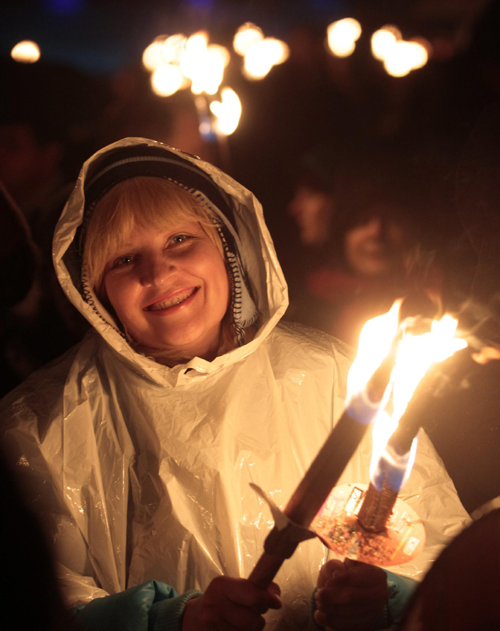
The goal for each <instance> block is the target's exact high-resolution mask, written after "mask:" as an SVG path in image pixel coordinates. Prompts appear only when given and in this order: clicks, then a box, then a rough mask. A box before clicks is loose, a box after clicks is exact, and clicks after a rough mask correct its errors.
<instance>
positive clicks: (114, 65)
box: [0, 0, 485, 74]
mask: <svg viewBox="0 0 500 631" xmlns="http://www.w3.org/2000/svg"><path fill="white" fill-rule="evenodd" d="M484 1H485V0H467V1H466V5H467V7H468V8H467V10H466V11H464V9H463V7H464V6H466V5H464V0H455V2H454V4H452V5H450V3H449V2H448V0H439V1H437V0H434V2H433V3H432V12H434V16H433V17H432V20H433V21H434V22H436V20H437V21H438V22H441V23H443V24H444V23H447V22H450V20H451V22H453V21H458V20H464V16H465V19H466V20H467V19H470V15H471V14H473V12H474V11H471V9H470V7H476V11H477V8H480V6H481V5H482V4H484ZM428 5H429V3H428V2H427V0H405V2H403V3H402V2H398V1H395V0H380V1H378V2H377V3H376V7H374V4H373V1H372V0H182V1H181V0H163V1H162V2H159V1H158V0H141V1H140V2H137V1H134V0H4V1H3V2H2V3H1V6H0V55H8V54H9V52H10V50H11V48H12V47H13V46H14V45H15V44H16V43H17V42H18V41H20V40H22V39H33V40H35V41H36V42H37V43H38V44H39V45H40V47H41V50H42V55H43V56H44V58H45V59H46V60H52V61H57V62H59V63H65V64H69V65H74V66H77V67H79V68H80V69H82V70H86V71H90V72H92V73H97V74H107V73H110V72H114V71H116V70H117V69H119V68H121V67H123V66H125V65H129V64H133V63H134V62H136V61H137V60H138V59H140V56H141V54H142V51H143V50H144V48H145V47H146V46H147V45H148V44H149V43H150V42H151V41H152V39H154V37H156V36H157V35H159V34H162V33H166V34H172V33H175V32H179V31H181V32H184V33H186V34H190V33H192V32H194V31H196V30H198V29H200V28H203V27H205V28H208V29H209V31H210V33H211V36H212V39H213V41H216V42H218V43H226V44H227V43H229V42H230V39H231V38H232V35H233V33H234V31H235V29H236V28H237V27H238V26H239V25H240V24H242V23H243V22H246V21H254V22H256V23H258V24H259V26H261V27H262V28H263V29H264V31H265V32H266V35H271V36H275V37H282V38H285V39H286V34H287V31H288V30H289V28H290V26H292V25H293V24H297V23H304V22H307V23H311V24H312V25H315V26H316V27H318V28H326V26H327V25H328V24H329V22H331V21H333V20H335V19H338V18H341V17H346V16H348V15H352V16H355V17H356V16H359V17H362V18H363V19H364V20H365V22H366V21H368V22H372V24H373V25H375V26H381V25H382V24H384V23H385V22H387V21H396V22H397V23H398V24H399V25H401V26H403V27H405V26H406V27H407V29H408V30H412V29H413V30H418V28H419V23H421V22H422V16H426V15H427V21H428V16H429V8H428ZM440 6H441V7H442V10H441V11H439V10H436V9H437V8H439V7H440ZM450 6H451V7H453V8H452V9H450ZM467 15H469V18H468V17H467ZM377 22H378V24H377ZM408 34H409V35H415V34H417V33H415V32H414V33H408ZM224 40H225V41H224Z"/></svg>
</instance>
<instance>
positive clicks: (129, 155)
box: [53, 138, 288, 385]
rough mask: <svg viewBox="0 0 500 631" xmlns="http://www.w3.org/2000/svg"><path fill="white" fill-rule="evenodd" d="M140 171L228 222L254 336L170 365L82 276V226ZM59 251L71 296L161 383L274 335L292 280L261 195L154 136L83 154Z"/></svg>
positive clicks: (241, 307)
mask: <svg viewBox="0 0 500 631" xmlns="http://www.w3.org/2000/svg"><path fill="white" fill-rule="evenodd" d="M139 174H142V175H153V176H157V177H162V178H164V179H169V180H171V181H173V182H174V183H176V184H179V185H180V186H181V187H182V188H184V189H187V190H188V191H190V192H191V193H192V194H193V195H194V196H195V197H197V198H198V199H200V201H201V202H202V203H204V204H205V205H206V206H207V207H208V208H210V209H211V210H212V212H214V213H215V214H216V215H217V216H218V217H219V219H220V220H221V222H222V223H223V226H224V234H225V238H224V237H223V239H224V240H223V245H224V249H225V254H226V261H227V263H228V268H229V269H230V270H231V274H232V291H233V296H232V308H233V309H234V314H233V315H234V318H235V319H236V323H237V324H239V325H240V327H241V326H242V327H244V326H247V325H248V324H250V323H252V322H256V324H257V327H258V330H257V333H256V335H255V336H254V338H253V339H252V340H251V341H250V342H248V343H246V344H244V345H243V346H240V347H238V348H236V349H234V350H233V351H231V352H229V353H226V354H225V355H222V356H220V357H217V358H216V359H214V360H213V361H212V362H208V361H206V360H204V359H201V358H199V357H195V358H193V359H192V360H191V361H190V362H189V363H187V364H183V365H178V366H174V367H173V368H169V367H166V366H163V365H160V364H158V363H157V362H156V361H154V360H153V359H151V358H149V357H146V356H144V355H142V354H141V353H139V352H137V351H135V350H134V349H133V348H132V347H131V346H130V344H129V343H128V342H127V340H126V338H125V336H124V335H123V332H122V331H121V330H120V328H119V326H118V323H117V322H116V321H115V320H114V319H113V317H112V316H111V314H109V313H108V311H107V310H106V309H105V307H104V306H103V305H102V304H101V302H100V301H99V300H98V298H97V297H96V296H95V294H94V293H93V292H92V290H91V289H90V288H89V287H88V285H86V283H85V277H84V276H83V279H82V256H83V243H84V232H85V228H86V225H87V223H88V220H89V218H90V214H91V211H92V209H93V208H94V206H95V204H96V203H97V202H98V201H99V199H100V198H101V197H102V196H103V195H104V194H105V193H106V192H107V191H108V190H109V189H110V188H111V187H112V186H114V185H115V184H116V183H118V182H119V181H122V180H123V179H125V178H126V177H132V176H134V175H139ZM53 259H54V266H55V269H56V273H57V276H58V278H59V282H60V283H61V286H62V288H63V290H64V291H65V293H66V295H67V296H68V298H69V300H70V301H71V302H72V303H73V305H74V306H75V307H76V308H77V309H78V310H79V311H80V312H81V313H82V314H83V316H84V317H85V318H86V319H87V320H88V321H89V322H90V324H91V325H92V326H93V327H94V329H95V330H96V331H97V332H98V333H99V335H101V336H102V337H103V338H104V339H105V340H106V342H107V343H108V344H109V345H110V346H111V347H112V348H113V349H114V350H115V351H116V352H117V353H118V354H119V355H120V356H121V357H122V358H123V360H124V361H126V362H128V363H129V364H130V365H131V367H132V368H133V369H134V370H136V371H138V372H140V373H141V374H143V375H144V376H147V377H148V378H150V379H153V380H154V381H155V382H157V383H160V384H163V385H167V384H170V385H174V384H175V383H176V382H177V379H178V376H179V375H180V374H184V373H185V372H186V370H189V369H195V370H197V371H198V372H201V373H206V374H209V373H212V372H214V371H218V370H220V369H221V368H223V367H224V366H227V365H228V363H233V362H236V361H240V360H241V359H243V358H244V357H246V356H247V355H249V354H250V353H252V352H254V351H255V349H256V348H258V347H259V346H260V344H261V343H262V342H263V341H264V340H265V339H266V338H267V337H268V335H269V334H270V332H271V331H272V330H273V328H274V327H275V326H276V324H277V323H278V321H279V320H280V318H281V317H282V315H283V313H284V312H285V310H286V308H287V306H288V292H287V286H286V282H285V279H284V276H283V273H282V271H281V268H280V265H279V263H278V260H277V257H276V252H275V250H274V246H273V243H272V239H271V236H270V234H269V231H268V229H267V227H266V225H265V222H264V216H263V212H262V206H261V204H260V203H259V201H258V200H257V199H256V198H255V196H254V195H253V194H252V193H251V192H250V191H248V190H247V189H246V188H245V187H244V186H242V185H241V184H238V182H236V181H235V180H233V179H232V178H231V177H229V176H228V175H226V174H225V173H223V172H222V171H220V170H219V169H218V168H217V167H214V166H213V165H211V164H209V163H207V162H204V161H203V160H200V159H199V158H197V157H196V156H192V155H188V154H186V153H183V152H182V151H179V150H177V149H173V148H172V147H167V146H166V145H164V144H162V143H160V142H156V141H154V140H147V139H144V138H125V139H124V140H120V141H118V142H115V143H113V144H112V145H109V146H108V147H105V148H104V149H101V150H100V151H98V152H97V153H95V154H94V155H93V156H92V157H91V158H89V160H87V161H86V162H85V164H84V165H83V168H82V170H81V172H80V175H79V177H78V180H77V182H76V185H75V189H74V191H73V193H72V194H71V197H70V198H69V200H68V202H67V204H66V206H65V207H64V210H63V213H62V215H61V218H60V220H59V222H58V225H57V227H56V231H55V235H54V242H53ZM235 292H237V294H236V295H235ZM237 331H238V327H237Z"/></svg>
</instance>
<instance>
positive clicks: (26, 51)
mask: <svg viewBox="0 0 500 631" xmlns="http://www.w3.org/2000/svg"><path fill="white" fill-rule="evenodd" d="M10 56H11V57H12V59H13V60H14V61H17V62H19V63H21V64H33V63H35V62H36V61H38V60H39V59H40V48H39V47H38V44H36V43H35V42H32V41H30V40H24V41H22V42H19V43H18V44H16V45H15V46H14V48H13V49H12V50H11V51H10Z"/></svg>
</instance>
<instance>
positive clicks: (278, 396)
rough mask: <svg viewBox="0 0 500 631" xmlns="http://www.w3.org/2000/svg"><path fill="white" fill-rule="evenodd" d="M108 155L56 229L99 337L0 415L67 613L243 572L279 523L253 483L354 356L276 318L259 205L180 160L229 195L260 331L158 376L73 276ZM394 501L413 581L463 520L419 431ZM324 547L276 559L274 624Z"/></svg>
mask: <svg viewBox="0 0 500 631" xmlns="http://www.w3.org/2000/svg"><path fill="white" fill-rule="evenodd" d="M137 142H139V141H138V140H134V139H127V140H124V141H121V142H120V143H117V145H116V146H120V145H125V144H134V143H137ZM142 142H144V141H142ZM146 142H147V143H149V144H157V143H153V142H152V141H146ZM166 150H167V149H166ZM105 151H106V150H102V151H101V152H98V153H97V154H96V155H95V156H94V157H93V158H91V159H90V160H89V161H88V162H87V163H86V164H85V165H84V167H83V170H82V172H81V175H80V177H79V179H78V182H77V184H76V187H75V190H74V192H73V194H72V196H71V198H70V200H69V202H68V204H67V205H66V207H65V209H64V212H63V215H62V217H61V220H60V221H59V224H58V227H57V229H56V234H55V239H54V261H55V266H56V270H57V274H58V277H59V280H60V282H61V285H62V287H63V289H64V291H65V292H66V294H67V296H68V298H69V299H70V300H71V302H72V303H73V304H74V305H75V306H76V307H77V309H79V311H80V312H81V313H82V314H83V315H84V316H85V317H86V318H87V319H88V320H89V322H90V323H91V324H92V326H93V329H94V330H93V331H92V332H91V333H90V334H88V335H87V337H86V338H85V339H84V340H83V342H81V343H80V344H79V345H78V346H77V347H76V348H74V349H72V350H71V351H69V352H68V353H67V354H66V355H64V356H63V357H61V358H60V359H59V360H58V361H56V362H55V363H53V364H52V365H51V366H49V367H46V368H44V369H42V370H41V371H38V372H37V373H35V374H34V375H33V376H32V377H31V378H30V379H29V380H28V381H26V382H25V383H24V384H22V385H21V386H20V387H19V388H18V389H16V390H15V391H14V392H13V393H11V394H10V395H9V396H8V397H7V398H6V399H5V400H4V402H3V404H2V408H1V410H0V412H1V417H2V420H3V423H4V424H6V425H7V427H6V441H7V447H8V449H9V450H10V453H11V454H12V455H14V457H15V459H16V463H17V465H18V469H19V470H20V471H21V472H24V473H25V477H26V478H27V480H26V485H27V487H29V493H30V497H31V498H32V501H33V503H34V504H35V505H36V506H37V510H38V511H39V512H42V513H43V516H44V518H45V520H46V522H47V524H48V525H49V528H50V531H51V534H52V537H53V540H54V543H55V549H56V554H57V560H58V567H59V570H60V577H61V581H62V586H63V591H64V593H65V596H66V600H67V601H68V603H69V604H71V605H76V604H79V603H85V602H88V601H89V600H91V599H93V598H96V597H99V596H104V595H106V594H109V593H115V592H118V591H121V590H124V589H126V588H127V587H131V586H134V585H138V584H140V583H142V582H144V581H146V580H149V579H152V578H154V579H157V580H160V581H164V582H166V583H169V584H170V585H173V586H174V587H175V588H176V589H177V590H178V591H179V592H182V591H185V590H188V589H193V588H196V589H201V590H203V589H204V588H206V586H207V585H208V583H209V582H210V580H211V579H212V578H214V577H215V576H217V575H219V574H226V575H230V576H235V577H237V576H239V577H247V576H248V575H249V574H250V572H251V570H252V568H253V567H254V564H255V563H256V561H257V559H258V558H259V556H260V554H261V553H262V550H263V544H264V540H265V538H266V536H267V534H268V533H269V531H270V529H271V528H272V526H273V523H272V519H271V514H270V510H269V508H268V506H267V505H266V504H265V503H264V502H263V501H262V500H261V499H260V498H259V497H258V496H257V494H256V493H255V492H254V491H253V490H252V489H251V487H250V486H249V483H250V482H254V483H256V484H257V485H259V486H260V487H261V488H262V489H265V490H266V491H267V492H268V493H269V494H270V495H271V496H272V498H273V500H274V502H275V503H276V504H278V505H279V506H280V507H282V508H283V507H284V506H285V505H286V503H287V501H288V499H289V498H290V497H291V495H292V493H293V491H294V489H295V487H296V486H297V484H298V482H299V481H300V479H301V477H302V476H303V474H304V473H305V471H306V470H307V468H308V466H309V464H310V462H311V461H312V459H313V458H314V456H315V455H316V453H317V451H318V450H319V448H320V446H321V445H322V443H323V442H324V440H325V439H326V437H327V436H328V434H329V432H330V430H331V428H332V426H333V424H334V423H335V421H336V419H338V417H339V416H340V414H341V413H342V410H343V402H344V397H345V382H346V376H347V371H348V366H349V360H348V358H347V356H346V353H345V350H344V348H343V346H342V345H340V344H339V343H336V341H335V340H334V339H333V338H330V337H329V336H326V335H324V334H322V333H319V332H317V331H313V330H311V329H304V328H302V327H298V326H290V325H286V326H284V325H280V324H278V323H279V320H280V318H281V316H282V315H283V313H284V311H285V309H286V307H287V288H286V283H285V280H284V277H283V274H282V272H281V269H280V267H279V264H278V261H277V259H276V254H275V251H274V248H273V244H272V241H271V238H270V236H269V233H268V231H267V228H266V226H265V223H264V219H263V215H262V210H261V206H260V204H259V202H258V201H257V200H256V199H255V198H254V197H253V195H252V194H251V193H250V192H249V191H247V190H246V189H245V188H243V187H242V186H240V185H239V184H238V183H236V182H235V181H234V180H232V179H231V178H230V177H228V176H227V175H225V174H223V173H221V172H220V171H219V170H218V169H216V168H215V167H213V166H211V165H209V164H206V163H204V162H202V161H200V160H198V159H196V158H194V157H190V156H186V155H185V154H181V153H179V154H178V155H181V156H182V157H183V158H184V159H186V160H188V161H190V162H192V163H193V164H194V165H196V168H199V169H202V170H203V171H205V172H206V173H207V174H208V175H209V176H210V177H211V178H212V179H213V181H214V183H215V184H216V185H217V186H219V187H220V188H221V189H222V190H223V191H225V193H227V194H228V195H229V198H230V199H231V200H232V204H233V206H234V209H235V215H236V223H237V230H238V232H239V236H240V241H241V244H242V245H241V252H240V254H241V258H242V260H243V264H244V266H245V268H246V272H247V274H248V276H249V280H250V284H251V290H252V292H253V296H254V299H255V302H256V304H257V307H258V311H259V316H260V328H259V330H258V332H257V334H256V335H255V337H254V339H253V340H252V341H251V342H249V343H248V344H246V345H245V346H242V347H239V348H237V349H235V350H233V351H231V352H230V353H227V354H225V355H223V356H221V357H218V358H216V359H215V360H214V361H212V362H207V361H205V360H203V359H199V358H194V359H193V360H192V361H190V362H189V363H188V364H186V365H179V366H176V367H174V368H168V367H165V366H163V365H160V364H158V363H156V362H155V361H153V360H152V359H149V358H147V357H145V356H143V355H140V354H138V353H137V352H135V351H134V350H133V349H132V348H131V347H130V346H129V345H128V344H127V342H126V341H125V340H124V338H123V337H122V336H121V335H120V334H119V332H118V331H117V330H116V329H115V328H114V327H113V326H112V325H111V324H109V323H108V322H107V321H106V319H105V318H103V317H101V315H100V313H99V305H97V309H96V308H94V307H93V306H92V305H90V304H88V303H87V302H85V301H84V300H83V298H82V296H81V295H80V293H79V290H78V289H77V288H76V286H75V284H74V283H73V280H72V278H75V277H76V276H75V274H76V275H77V271H76V272H75V270H74V266H75V263H74V260H73V258H74V257H73V256H72V255H70V253H69V252H71V250H70V251H69V252H68V248H69V246H70V244H71V243H72V241H73V239H74V237H75V232H76V230H77V228H78V226H79V225H80V224H81V222H82V212H83V206H84V196H83V182H84V180H85V177H86V173H87V169H88V167H89V164H90V163H92V161H93V159H94V158H95V157H96V156H99V155H101V154H102V153H103V152H105ZM171 151H172V152H173V153H174V154H176V153H177V152H175V150H171ZM189 368H192V369H194V370H189ZM370 452H371V439H370V437H369V436H367V438H366V440H365V441H364V443H363V444H362V445H361V448H360V449H359V450H358V452H357V453H356V454H355V456H354V457H353V459H352V460H351V462H350V463H349V465H348V467H347V469H346V470H345V472H344V475H343V477H342V479H341V481H340V482H341V483H345V482H367V481H368V467H369V457H370ZM402 498H403V499H405V500H406V501H408V503H409V504H410V505H411V506H412V507H413V508H414V509H415V510H416V511H417V513H418V514H419V516H420V517H421V518H422V519H423V521H424V523H425V526H426V529H427V545H426V549H425V551H424V553H423V554H421V555H420V557H418V558H417V559H415V561H414V562H412V563H411V564H409V565H407V566H403V567H398V568H396V572H400V573H402V574H406V575H408V576H412V577H414V578H420V577H421V576H422V573H423V572H425V571H426V569H427V568H428V566H429V563H430V562H432V560H434V559H435V558H436V556H437V554H438V552H439V550H440V549H441V547H442V546H443V544H445V543H446V542H447V541H448V540H449V538H450V537H451V536H454V535H455V534H456V533H457V532H458V531H459V530H460V529H461V528H462V526H463V524H464V523H465V522H466V521H467V519H468V515H467V513H466V512H465V510H464V509H463V507H462V506H461V504H460V502H459V500H458V497H457V494H456V492H455V489H454V487H453V484H452V482H451V480H450V479H449V477H448V475H447V473H446V471H445V469H444V467H443V465H442V463H441V462H440V460H439V458H438V457H437V455H436V453H435V451H434V449H433V447H432V445H431V444H430V442H429V440H428V439H427V438H426V437H425V436H421V440H420V444H419V450H418V455H417V460H416V464H415V466H414V470H413V473H412V475H411V478H410V481H409V482H408V484H407V486H406V487H405V489H404V492H403V493H402ZM327 554H328V551H327V550H326V548H324V547H323V545H322V544H321V543H320V541H319V540H317V539H315V540H310V541H306V542H304V543H302V544H301V545H300V547H299V549H298V550H297V552H296V553H295V555H294V556H293V557H292V559H290V560H288V561H286V562H285V564H284V566H283V567H282V569H281V570H280V572H279V574H278V575H277V578H276V580H277V582H278V583H279V584H280V586H281V588H282V597H283V602H284V607H283V609H282V610H281V611H279V612H270V613H269V616H268V620H269V622H268V628H279V629H300V628H302V629H303V628H306V626H307V619H308V617H309V615H310V614H309V601H310V596H311V592H312V590H313V588H314V586H315V583H316V578H317V574H318V570H319V568H320V566H321V565H322V563H323V562H324V561H325V560H326V557H327ZM391 569H393V568H391ZM279 620H281V622H280V623H278V621H279Z"/></svg>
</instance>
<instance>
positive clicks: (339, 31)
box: [326, 18, 362, 57]
mask: <svg viewBox="0 0 500 631" xmlns="http://www.w3.org/2000/svg"><path fill="white" fill-rule="evenodd" d="M361 32H362V30H361V24H360V23H359V22H358V21H357V20H355V19H354V18H344V19H343V20H337V22H332V23H331V24H330V25H329V26H328V28H327V30H326V33H327V42H328V48H329V49H330V51H331V52H332V53H333V54H334V55H335V56H336V57H349V55H352V53H353V52H354V49H355V48H356V42H357V41H358V39H359V38H360V37H361Z"/></svg>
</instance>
